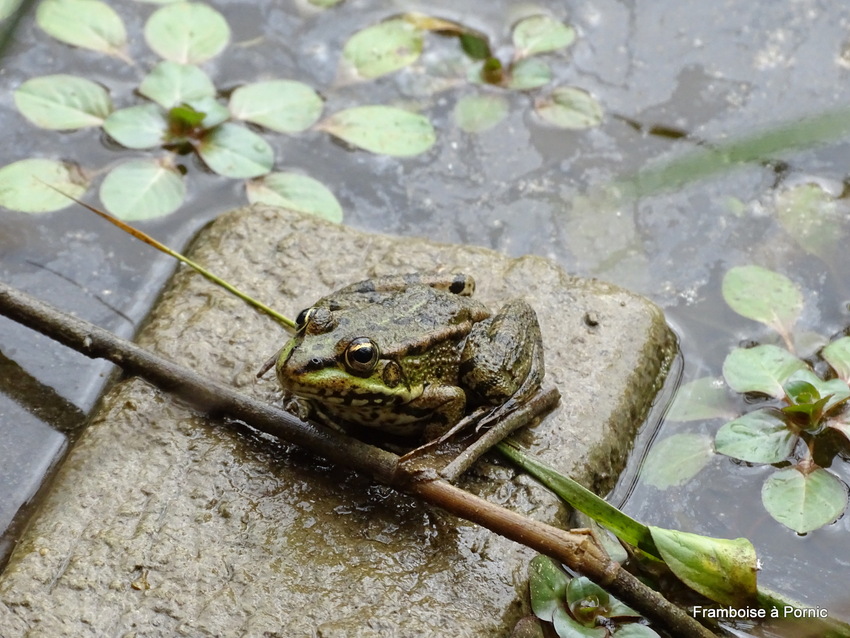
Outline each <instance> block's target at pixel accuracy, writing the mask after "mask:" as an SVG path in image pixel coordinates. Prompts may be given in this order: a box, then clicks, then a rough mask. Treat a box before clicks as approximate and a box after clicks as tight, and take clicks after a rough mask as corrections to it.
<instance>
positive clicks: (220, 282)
mask: <svg viewBox="0 0 850 638" xmlns="http://www.w3.org/2000/svg"><path fill="white" fill-rule="evenodd" d="M45 184H46V183H45ZM46 185H47V186H50V188H52V189H53V190H55V191H56V192H58V193H61V194H62V195H64V196H65V197H67V198H68V199H70V200H72V201H74V202H76V203H77V204H79V205H80V206H82V207H83V208H86V209H88V210H90V211H91V212H93V213H94V214H95V215H99V216H100V217H102V218H103V219H105V220H106V221H108V222H109V223H110V224H113V225H114V226H117V227H118V228H120V229H121V230H123V231H124V232H125V233H128V234H130V235H132V236H133V237H135V238H136V239H138V240H140V241H143V242H144V243H146V244H147V245H148V246H153V247H154V248H156V249H157V250H159V251H160V252H164V253H165V254H166V255H171V256H172V257H174V259H176V260H178V261H182V262H183V263H184V264H186V265H187V266H189V267H190V268H192V269H193V270H194V271H196V272H197V273H198V274H199V275H202V276H203V277H206V278H207V279H208V280H209V281H211V282H213V283H214V284H216V285H217V286H221V287H222V288H224V289H225V290H227V291H228V292H231V293H233V294H234V295H236V296H237V297H239V298H240V299H242V300H243V301H244V302H245V303H247V304H249V305H251V306H253V307H254V308H256V309H257V310H259V311H260V312H263V313H265V314H267V315H268V316H270V317H271V318H272V319H274V320H275V321H277V322H278V323H279V324H280V325H282V326H283V327H284V328H285V329H286V330H287V331H288V332H290V333H291V332H294V331H295V322H294V321H292V319H289V318H288V317H284V316H283V315H282V314H280V313H279V312H278V311H277V310H274V309H273V308H270V307H269V306H267V305H265V304H264V303H262V302H261V301H257V300H256V299H254V298H253V297H251V296H250V295H249V294H247V293H245V292H242V291H241V290H239V289H238V288H237V287H236V286H233V285H232V284H229V283H228V282H226V281H225V280H224V279H220V278H219V277H217V276H216V275H214V274H213V273H211V272H210V271H209V270H207V269H206V268H204V267H203V266H201V265H200V264H198V263H196V262H194V261H192V260H191V259H189V258H188V257H184V256H183V255H181V254H180V253H178V252H177V251H176V250H172V249H171V248H169V247H168V246H166V245H165V244H163V243H162V242H160V241H158V240H156V239H154V238H153V237H151V236H150V235H148V234H147V233H145V232H143V231H141V230H139V229H138V228H134V227H133V226H130V224H128V223H126V222H123V221H121V220H120V219H118V218H117V217H113V216H112V215H110V214H109V213H107V212H106V211H103V210H100V209H99V208H95V207H94V206H92V205H90V204H87V203H85V202H84V201H82V200H79V199H77V198H76V197H73V196H72V195H69V194H68V193H66V192H64V191H61V190H59V189H58V188H56V187H55V186H51V185H50V184H46Z"/></svg>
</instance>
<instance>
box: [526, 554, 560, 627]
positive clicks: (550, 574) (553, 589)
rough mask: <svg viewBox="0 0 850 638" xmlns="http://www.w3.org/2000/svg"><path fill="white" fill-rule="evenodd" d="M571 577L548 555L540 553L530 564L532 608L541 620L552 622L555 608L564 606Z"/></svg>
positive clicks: (529, 578) (529, 580)
mask: <svg viewBox="0 0 850 638" xmlns="http://www.w3.org/2000/svg"><path fill="white" fill-rule="evenodd" d="M569 581H570V577H569V576H567V574H566V572H565V571H564V570H563V569H561V566H560V565H559V564H558V563H556V562H555V561H554V560H552V559H551V558H549V557H548V556H544V555H542V554H538V555H537V556H535V557H534V558H532V559H531V562H530V563H529V564H528V590H529V594H530V596H531V609H532V611H533V612H534V615H535V616H537V617H538V618H540V619H541V620H546V621H549V622H551V620H552V615H553V614H554V613H555V610H556V609H558V608H559V607H562V605H563V603H564V600H565V597H566V592H567V584H568V583H569Z"/></svg>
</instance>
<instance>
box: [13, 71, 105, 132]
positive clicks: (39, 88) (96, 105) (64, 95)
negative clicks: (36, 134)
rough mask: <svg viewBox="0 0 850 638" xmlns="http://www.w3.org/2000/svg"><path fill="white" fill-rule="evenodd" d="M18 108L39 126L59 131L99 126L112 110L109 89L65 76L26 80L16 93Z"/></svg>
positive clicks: (47, 76)
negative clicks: (107, 90)
mask: <svg viewBox="0 0 850 638" xmlns="http://www.w3.org/2000/svg"><path fill="white" fill-rule="evenodd" d="M15 105H16V106H17V107H18V110H19V111H20V112H21V114H23V116H24V117H25V118H27V119H28V120H29V121H30V122H32V123H33V124H35V125H36V126H40V127H42V128H46V129H51V130H58V131H65V130H72V129H78V128H86V127H89V126H100V125H101V124H103V121H104V119H106V116H107V115H109V112H110V111H111V110H112V101H111V100H110V99H109V94H108V93H107V92H106V89H104V88H103V87H102V86H100V85H99V84H95V83H94V82H92V81H91V80H86V79H85V78H80V77H77V76H75V75H64V74H58V75H43V76H41V77H37V78H32V79H31V80H27V81H26V82H24V83H23V84H21V86H19V87H18V88H17V90H16V91H15Z"/></svg>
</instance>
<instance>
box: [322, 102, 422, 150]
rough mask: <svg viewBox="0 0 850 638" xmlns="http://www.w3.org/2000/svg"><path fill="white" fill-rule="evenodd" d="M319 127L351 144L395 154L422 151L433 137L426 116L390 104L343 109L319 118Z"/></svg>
mask: <svg viewBox="0 0 850 638" xmlns="http://www.w3.org/2000/svg"><path fill="white" fill-rule="evenodd" d="M319 128H320V129H321V130H323V131H326V132H328V133H330V134H331V135H334V136H335V137H338V138H340V139H342V140H343V141H345V142H348V143H349V144H352V145H353V146H358V147H360V148H362V149H365V150H367V151H371V152H372V153H380V154H384V155H394V156H397V157H408V156H411V155H419V154H420V153H424V152H425V151H427V150H428V149H429V148H431V147H432V146H433V145H434V142H435V141H436V135H435V133H434V127H433V126H431V123H430V122H429V121H428V119H427V118H425V117H423V116H422V115H418V114H417V113H411V112H410V111H405V110H403V109H399V108H395V107H392V106H357V107H354V108H351V109H346V110H344V111H340V112H339V113H335V114H333V115H331V116H330V117H329V118H327V119H326V120H324V121H323V122H321V123H320V124H319Z"/></svg>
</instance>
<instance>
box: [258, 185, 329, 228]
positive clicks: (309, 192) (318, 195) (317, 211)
mask: <svg viewBox="0 0 850 638" xmlns="http://www.w3.org/2000/svg"><path fill="white" fill-rule="evenodd" d="M245 188H246V190H247V192H248V201H249V202H251V203H252V204H256V203H263V204H271V205H272V206H282V207H284V208H289V209H292V210H297V211H299V212H302V213H309V214H312V215H317V216H318V217H321V218H323V219H327V220H328V221H332V222H341V221H342V206H340V205H339V202H338V201H337V199H336V197H334V194H333V193H332V192H331V191H330V190H328V188H327V186H325V185H324V184H322V183H321V182H320V181H318V180H315V179H313V178H312V177H307V176H306V175H299V174H297V173H270V174H268V175H266V176H265V177H261V178H259V179H255V180H252V181H250V182H248V184H247V185H246V187H245Z"/></svg>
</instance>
